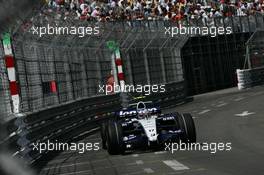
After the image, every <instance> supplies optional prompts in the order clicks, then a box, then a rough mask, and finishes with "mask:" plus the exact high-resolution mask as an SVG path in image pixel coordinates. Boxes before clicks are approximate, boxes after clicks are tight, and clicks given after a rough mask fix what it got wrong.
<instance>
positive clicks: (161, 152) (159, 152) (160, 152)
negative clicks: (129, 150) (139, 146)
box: [154, 151, 167, 154]
mask: <svg viewBox="0 0 264 175" xmlns="http://www.w3.org/2000/svg"><path fill="white" fill-rule="evenodd" d="M165 153H167V151H157V152H154V154H165Z"/></svg>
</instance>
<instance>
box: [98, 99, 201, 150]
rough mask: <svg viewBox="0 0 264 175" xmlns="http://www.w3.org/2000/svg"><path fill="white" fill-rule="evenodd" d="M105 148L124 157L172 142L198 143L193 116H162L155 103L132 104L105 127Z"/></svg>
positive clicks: (102, 129) (102, 132)
mask: <svg viewBox="0 0 264 175" xmlns="http://www.w3.org/2000/svg"><path fill="white" fill-rule="evenodd" d="M101 137H102V144H103V149H107V151H108V153H109V154H123V153H125V151H127V150H135V149H138V148H149V147H162V146H164V145H165V143H169V142H179V141H180V140H181V142H185V143H193V142H196V131H195V125H194V121H193V119H192V116H191V114H179V113H177V112H175V113H169V114H161V110H160V108H158V107H155V106H154V105H153V103H152V102H142V101H140V102H138V103H134V104H130V105H129V107H128V108H127V109H125V110H121V111H118V112H117V113H116V116H115V118H114V119H111V120H109V121H108V122H105V123H103V124H102V126H101Z"/></svg>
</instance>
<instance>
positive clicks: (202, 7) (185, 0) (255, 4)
mask: <svg viewBox="0 0 264 175" xmlns="http://www.w3.org/2000/svg"><path fill="white" fill-rule="evenodd" d="M46 2H47V7H48V8H47V9H46V12H45V13H52V12H56V15H57V17H58V18H61V19H64V20H66V19H67V18H75V19H80V20H96V21H116V20H142V19H149V20H154V19H164V20H172V21H177V20H181V19H184V18H185V19H198V18H204V19H206V18H212V17H221V16H246V15H250V14H254V13H264V0H46Z"/></svg>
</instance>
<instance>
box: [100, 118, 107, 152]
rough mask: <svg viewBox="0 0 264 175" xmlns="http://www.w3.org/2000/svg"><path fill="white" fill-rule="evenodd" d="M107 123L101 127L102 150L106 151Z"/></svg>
mask: <svg viewBox="0 0 264 175" xmlns="http://www.w3.org/2000/svg"><path fill="white" fill-rule="evenodd" d="M106 126H107V125H106V122H104V123H102V125H101V138H102V148H103V149H106V138H107V136H106Z"/></svg>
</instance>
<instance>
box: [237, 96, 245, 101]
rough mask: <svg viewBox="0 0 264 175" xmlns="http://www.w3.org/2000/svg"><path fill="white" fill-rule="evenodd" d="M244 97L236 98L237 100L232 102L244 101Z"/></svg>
mask: <svg viewBox="0 0 264 175" xmlns="http://www.w3.org/2000/svg"><path fill="white" fill-rule="evenodd" d="M244 99H245V97H238V98H235V99H234V101H241V100H244Z"/></svg>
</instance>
